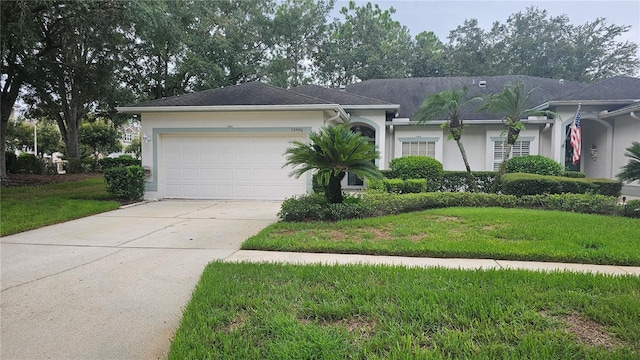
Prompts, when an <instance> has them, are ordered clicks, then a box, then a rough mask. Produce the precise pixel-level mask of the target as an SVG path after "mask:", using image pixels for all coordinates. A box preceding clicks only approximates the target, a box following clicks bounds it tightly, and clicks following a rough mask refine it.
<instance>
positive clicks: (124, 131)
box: [109, 120, 140, 158]
mask: <svg viewBox="0 0 640 360" xmlns="http://www.w3.org/2000/svg"><path fill="white" fill-rule="evenodd" d="M119 132H120V134H121V136H120V145H122V150H121V151H119V152H115V153H111V154H109V157H110V158H117V157H118V156H120V155H124V154H125V151H124V150H125V149H126V148H127V146H129V145H131V142H132V141H133V139H137V138H138V137H139V136H140V123H139V122H138V121H136V120H134V121H130V122H127V123H126V124H124V125H122V126H120V129H119Z"/></svg>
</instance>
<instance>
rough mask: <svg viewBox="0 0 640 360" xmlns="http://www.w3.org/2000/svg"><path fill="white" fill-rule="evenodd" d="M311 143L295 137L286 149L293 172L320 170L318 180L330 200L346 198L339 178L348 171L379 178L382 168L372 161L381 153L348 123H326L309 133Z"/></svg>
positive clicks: (366, 176) (286, 164)
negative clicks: (324, 125)
mask: <svg viewBox="0 0 640 360" xmlns="http://www.w3.org/2000/svg"><path fill="white" fill-rule="evenodd" d="M309 140H310V141H311V143H310V144H306V143H303V142H300V141H294V142H293V143H292V144H293V146H292V147H290V148H288V149H287V150H286V152H285V157H286V159H287V162H286V163H285V166H288V165H292V166H293V167H294V170H293V171H292V172H291V176H295V177H300V176H302V175H303V174H304V173H306V172H308V171H314V172H315V174H317V181H318V183H319V184H320V185H321V186H324V187H325V196H326V197H327V200H328V201H329V202H330V203H341V202H342V201H343V195H342V186H341V185H340V181H341V180H342V179H343V178H344V176H345V174H346V173H347V172H350V173H352V174H354V175H356V176H358V177H360V178H361V179H379V178H381V177H382V175H381V174H380V171H379V170H378V168H377V167H376V165H375V164H374V163H373V160H375V159H377V158H378V157H379V153H378V151H377V150H376V149H375V146H374V145H373V144H370V143H369V141H368V140H367V139H366V138H364V137H362V136H361V135H360V134H357V133H355V132H352V131H351V130H350V128H349V124H340V125H337V126H333V125H330V126H327V127H324V128H322V129H320V130H319V131H313V132H311V133H310V134H309Z"/></svg>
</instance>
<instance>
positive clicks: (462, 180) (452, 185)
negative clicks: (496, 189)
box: [439, 171, 498, 193]
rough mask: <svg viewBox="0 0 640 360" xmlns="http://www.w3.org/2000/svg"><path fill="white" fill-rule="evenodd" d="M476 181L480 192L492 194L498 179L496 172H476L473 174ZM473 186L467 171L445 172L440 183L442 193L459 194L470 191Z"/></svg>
mask: <svg viewBox="0 0 640 360" xmlns="http://www.w3.org/2000/svg"><path fill="white" fill-rule="evenodd" d="M472 174H473V176H474V177H475V179H476V185H477V186H478V191H479V192H485V193H488V192H491V187H492V186H493V183H494V182H495V181H496V178H497V177H498V173H497V172H495V171H474V172H472ZM470 188H471V185H470V184H469V178H468V177H467V172H466V171H445V172H444V175H443V176H442V182H441V183H440V189H439V190H440V191H444V192H459V191H469V189H470Z"/></svg>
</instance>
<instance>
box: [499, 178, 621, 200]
mask: <svg viewBox="0 0 640 360" xmlns="http://www.w3.org/2000/svg"><path fill="white" fill-rule="evenodd" d="M500 190H501V191H502V193H504V194H510V195H517V196H522V195H538V194H561V193H573V194H585V193H594V194H600V195H605V196H616V197H617V196H619V195H620V191H621V190H622V183H620V182H619V181H614V180H609V179H581V178H564V177H560V176H546V175H535V174H525V173H512V174H505V175H503V176H502V177H501V183H500Z"/></svg>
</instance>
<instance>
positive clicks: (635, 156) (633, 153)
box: [616, 141, 640, 182]
mask: <svg viewBox="0 0 640 360" xmlns="http://www.w3.org/2000/svg"><path fill="white" fill-rule="evenodd" d="M624 156H626V157H628V158H629V163H628V164H627V165H625V166H623V167H622V172H620V173H619V174H618V175H616V176H617V177H618V179H620V181H629V182H631V181H634V180H640V142H637V141H634V142H632V143H631V146H629V147H628V148H627V152H626V153H624Z"/></svg>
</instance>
